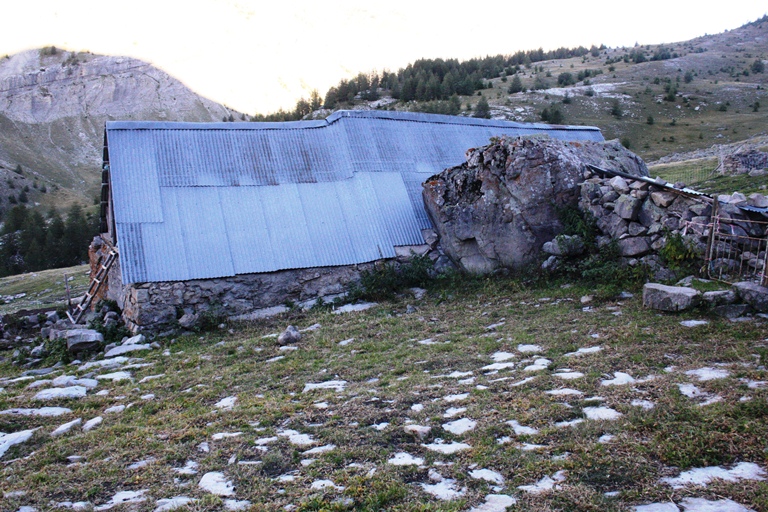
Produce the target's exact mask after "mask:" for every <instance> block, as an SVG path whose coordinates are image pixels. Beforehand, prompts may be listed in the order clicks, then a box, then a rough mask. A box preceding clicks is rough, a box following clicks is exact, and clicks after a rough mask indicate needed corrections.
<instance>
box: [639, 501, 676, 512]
mask: <svg viewBox="0 0 768 512" xmlns="http://www.w3.org/2000/svg"><path fill="white" fill-rule="evenodd" d="M635 512H680V509H679V508H677V505H675V504H674V503H669V502H667V503H651V504H649V505H639V506H637V507H635Z"/></svg>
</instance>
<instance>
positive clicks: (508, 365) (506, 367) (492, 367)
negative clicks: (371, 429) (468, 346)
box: [482, 363, 515, 372]
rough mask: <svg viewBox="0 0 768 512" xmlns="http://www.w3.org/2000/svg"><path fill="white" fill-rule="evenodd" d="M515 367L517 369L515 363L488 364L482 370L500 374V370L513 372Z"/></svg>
mask: <svg viewBox="0 0 768 512" xmlns="http://www.w3.org/2000/svg"><path fill="white" fill-rule="evenodd" d="M514 367H515V363H493V364H488V365H485V366H483V367H482V369H483V370H487V371H495V372H498V371H500V370H511V369H512V368H514Z"/></svg>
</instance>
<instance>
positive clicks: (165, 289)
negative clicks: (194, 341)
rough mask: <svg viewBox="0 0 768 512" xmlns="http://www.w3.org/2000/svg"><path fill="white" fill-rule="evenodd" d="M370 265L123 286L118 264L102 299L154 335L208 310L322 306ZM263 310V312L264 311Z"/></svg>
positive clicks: (402, 250)
mask: <svg viewBox="0 0 768 512" xmlns="http://www.w3.org/2000/svg"><path fill="white" fill-rule="evenodd" d="M431 238H432V239H433V246H432V247H430V246H429V245H422V246H412V247H398V248H397V250H396V252H397V254H398V257H397V260H398V261H406V260H408V259H409V258H410V257H411V255H412V254H417V255H424V254H428V255H429V256H430V257H431V258H432V259H433V260H438V261H439V257H440V254H439V252H438V251H437V250H435V249H434V245H435V244H436V240H435V237H434V236H432V237H431ZM95 245H99V244H96V243H95V244H92V250H91V258H92V261H93V260H94V259H97V258H98V257H99V256H100V255H102V254H103V253H104V251H105V250H106V245H104V246H100V247H99V248H98V249H96V250H94V246H95ZM375 265H376V262H371V263H362V264H358V265H347V266H337V267H317V268H305V269H291V270H280V271H277V272H267V273H261V274H242V275H236V276H233V277H223V278H217V279H194V280H189V281H163V282H154V283H132V284H127V285H123V284H122V281H121V278H120V264H119V259H118V261H117V262H116V263H115V264H114V265H113V266H112V268H111V269H110V272H109V278H108V286H107V288H108V289H107V292H106V298H108V299H111V300H115V301H116V302H117V305H118V307H119V308H120V309H121V310H122V312H123V313H122V318H123V321H124V322H125V325H126V326H127V327H128V328H129V329H130V330H131V331H133V332H139V331H149V332H153V331H154V332H157V331H163V330H167V329H169V328H173V327H176V326H177V325H178V322H177V320H178V319H179V318H181V317H182V316H183V315H185V314H187V315H199V314H200V313H203V312H206V311H211V312H215V313H216V314H218V315H222V316H225V317H228V318H238V317H239V318H240V319H243V318H247V317H248V315H253V316H254V317H258V316H259V314H260V313H266V312H279V311H281V310H285V309H287V308H285V307H284V306H285V304H288V303H293V304H296V305H299V306H304V307H310V306H311V305H312V304H313V303H314V301H315V300H317V298H318V297H321V298H323V300H325V301H326V302H330V301H332V300H334V299H335V298H336V297H338V296H341V295H342V294H344V293H345V292H346V290H347V288H348V287H349V285H350V284H351V283H352V282H356V281H359V279H360V274H361V272H363V271H365V270H371V269H373V268H374V266H375ZM265 310H267V311H265Z"/></svg>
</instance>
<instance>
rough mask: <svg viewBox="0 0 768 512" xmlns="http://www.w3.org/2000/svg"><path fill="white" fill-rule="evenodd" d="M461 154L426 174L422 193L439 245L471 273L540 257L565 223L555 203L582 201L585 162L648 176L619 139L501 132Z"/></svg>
mask: <svg viewBox="0 0 768 512" xmlns="http://www.w3.org/2000/svg"><path fill="white" fill-rule="evenodd" d="M466 157H467V160H466V163H464V164H463V165H460V166H458V167H453V168H451V169H446V170H445V171H443V172H441V173H440V174H437V175H435V176H432V177H431V178H429V179H428V180H427V182H426V183H424V190H423V196H424V203H425V206H426V210H427V213H428V214H429V216H430V218H431V219H432V222H433V224H434V225H435V226H436V229H437V231H438V234H439V235H440V244H441V246H442V248H443V250H444V251H445V253H446V254H447V255H448V256H449V257H450V258H451V259H452V260H453V261H454V262H455V263H457V264H458V265H459V266H460V267H461V268H462V269H464V270H466V271H469V272H474V273H487V272H491V271H493V270H496V269H498V268H503V267H506V268H520V267H523V266H525V265H528V264H530V263H532V262H534V261H535V260H536V259H538V257H539V254H540V250H541V247H542V245H543V244H544V243H545V242H547V241H549V240H551V239H552V238H553V237H554V236H556V235H558V234H559V233H560V232H561V231H562V229H563V228H562V225H561V223H560V221H559V220H558V216H557V209H558V208H564V207H567V206H576V204H577V202H578V200H579V188H578V186H579V183H581V182H582V181H583V180H584V172H585V167H584V166H585V164H587V163H589V164H593V165H596V166H598V167H601V168H605V169H610V170H617V171H623V172H624V173H627V174H631V175H633V176H647V175H648V171H647V168H646V166H645V164H644V163H643V161H642V160H641V159H640V158H639V157H638V156H637V155H635V154H633V153H631V152H629V151H628V150H626V149H625V148H624V147H623V146H621V145H620V144H619V143H618V142H616V141H610V142H605V143H601V142H563V141H559V140H554V139H548V138H516V139H508V138H502V139H501V140H499V141H496V142H492V143H491V144H489V145H488V146H485V147H482V148H477V149H470V150H468V151H467V154H466ZM626 207H627V208H630V209H631V208H633V207H634V206H632V205H631V204H628V205H627V206H626Z"/></svg>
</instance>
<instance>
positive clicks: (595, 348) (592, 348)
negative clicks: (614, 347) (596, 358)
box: [565, 347, 603, 357]
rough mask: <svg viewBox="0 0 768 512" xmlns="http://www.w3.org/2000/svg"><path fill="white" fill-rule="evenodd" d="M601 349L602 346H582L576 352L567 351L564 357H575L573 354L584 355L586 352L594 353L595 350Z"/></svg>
mask: <svg viewBox="0 0 768 512" xmlns="http://www.w3.org/2000/svg"><path fill="white" fill-rule="evenodd" d="M601 350H603V347H584V348H580V349H579V350H577V351H576V352H568V353H567V354H565V357H575V356H584V355H587V354H595V353H597V352H600V351H601Z"/></svg>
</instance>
